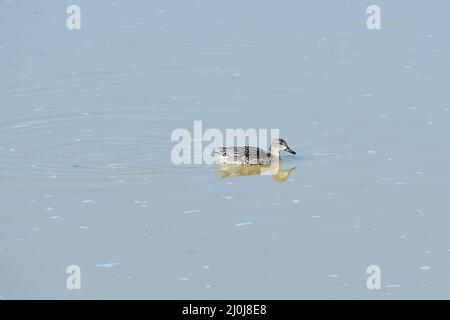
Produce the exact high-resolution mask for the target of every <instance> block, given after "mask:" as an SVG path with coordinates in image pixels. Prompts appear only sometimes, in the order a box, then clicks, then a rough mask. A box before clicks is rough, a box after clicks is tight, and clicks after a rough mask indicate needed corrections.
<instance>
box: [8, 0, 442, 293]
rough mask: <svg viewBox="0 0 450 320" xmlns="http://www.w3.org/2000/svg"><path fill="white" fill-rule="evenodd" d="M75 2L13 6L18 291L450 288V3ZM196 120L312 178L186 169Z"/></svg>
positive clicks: (12, 166) (12, 288)
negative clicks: (255, 132)
mask: <svg viewBox="0 0 450 320" xmlns="http://www.w3.org/2000/svg"><path fill="white" fill-rule="evenodd" d="M76 3H77V4H78V5H79V6H80V7H81V12H82V14H81V23H82V27H81V30H72V31H70V30H68V29H66V26H65V23H66V18H67V17H68V15H67V14H66V8H67V6H68V5H70V4H72V1H39V3H37V2H36V3H34V2H30V1H15V0H12V1H4V0H2V1H1V2H0V70H1V72H0V93H1V94H0V108H1V117H0V194H1V207H0V208H1V209H0V296H1V297H2V298H3V299H10V298H255V299H258V298H275V299H277V298H288V299H293V298H364V299H366V298H393V299H396V298H449V297H450V277H449V275H448V270H449V268H450V235H449V227H450V204H449V195H448V190H449V189H450V179H449V178H450V171H449V163H450V151H449V148H448V145H449V142H450V127H449V126H450V99H449V98H450V92H449V90H448V88H449V82H450V81H449V76H450V41H449V36H450V19H449V12H450V4H449V2H448V1H433V2H430V3H428V2H425V1H420V2H419V1H395V2H394V3H393V1H377V4H378V5H380V7H381V10H382V11H381V14H382V15H381V16H382V29H381V30H378V31H369V30H368V29H367V28H366V18H367V14H366V8H367V6H368V5H369V4H372V2H367V1H356V0H355V1H344V2H341V1H340V2H339V4H338V3H337V1H285V2H283V4H280V3H278V2H275V1H260V0H258V1H256V0H252V1H245V3H244V2H242V1H231V2H230V1H226V2H225V1H221V2H219V1H213V2H212V1H181V0H180V1H171V2H168V1H123V0H121V1H113V0H109V1H95V3H94V1H87V0H85V1H76ZM194 120H202V121H203V125H204V127H205V128H218V129H220V130H225V129H226V128H268V129H270V128H279V129H280V133H281V136H283V137H284V138H285V139H286V140H287V142H288V143H289V145H290V147H291V148H292V149H294V150H296V151H297V155H296V156H295V157H294V156H286V157H285V159H284V161H283V163H282V167H283V169H289V168H294V167H295V169H294V170H293V171H291V172H290V175H289V176H288V177H284V178H285V179H284V181H281V182H280V181H275V180H276V179H275V180H274V179H273V178H272V176H270V175H249V176H235V177H225V178H221V177H220V173H218V172H217V167H216V166H208V165H197V166H175V165H173V164H172V162H171V159H170V152H171V149H172V147H173V146H174V142H171V141H170V135H171V133H172V131H173V130H174V129H176V128H186V129H188V130H191V131H192V130H193V123H194ZM281 180H283V179H281ZM69 265H78V266H80V268H81V281H82V289H81V290H68V289H67V288H66V278H67V276H68V275H67V274H66V268H67V266H69ZM369 265H378V266H379V267H380V268H381V271H382V273H381V290H368V289H367V287H366V279H367V276H368V275H367V274H366V268H367V267H368V266H369Z"/></svg>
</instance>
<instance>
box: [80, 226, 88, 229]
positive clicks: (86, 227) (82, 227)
mask: <svg viewBox="0 0 450 320" xmlns="http://www.w3.org/2000/svg"><path fill="white" fill-rule="evenodd" d="M88 228H89V227H88V226H78V229H84V230H85V229H88Z"/></svg>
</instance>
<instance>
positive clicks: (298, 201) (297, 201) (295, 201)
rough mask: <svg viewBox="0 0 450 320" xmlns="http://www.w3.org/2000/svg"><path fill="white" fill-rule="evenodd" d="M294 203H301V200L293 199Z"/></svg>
mask: <svg viewBox="0 0 450 320" xmlns="http://www.w3.org/2000/svg"><path fill="white" fill-rule="evenodd" d="M292 202H293V203H300V200H297V199H294V200H292Z"/></svg>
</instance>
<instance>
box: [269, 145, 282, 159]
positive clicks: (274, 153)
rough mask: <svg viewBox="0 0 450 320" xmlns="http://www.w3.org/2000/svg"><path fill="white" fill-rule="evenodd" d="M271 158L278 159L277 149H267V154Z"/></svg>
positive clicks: (278, 152)
mask: <svg viewBox="0 0 450 320" xmlns="http://www.w3.org/2000/svg"><path fill="white" fill-rule="evenodd" d="M267 155H268V156H269V157H271V158H277V159H278V158H279V157H280V151H279V150H278V149H277V148H272V147H270V148H269V152H268V154H267Z"/></svg>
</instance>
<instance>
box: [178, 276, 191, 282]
mask: <svg viewBox="0 0 450 320" xmlns="http://www.w3.org/2000/svg"><path fill="white" fill-rule="evenodd" d="M177 279H178V280H180V281H189V278H187V277H179V278H177Z"/></svg>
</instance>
